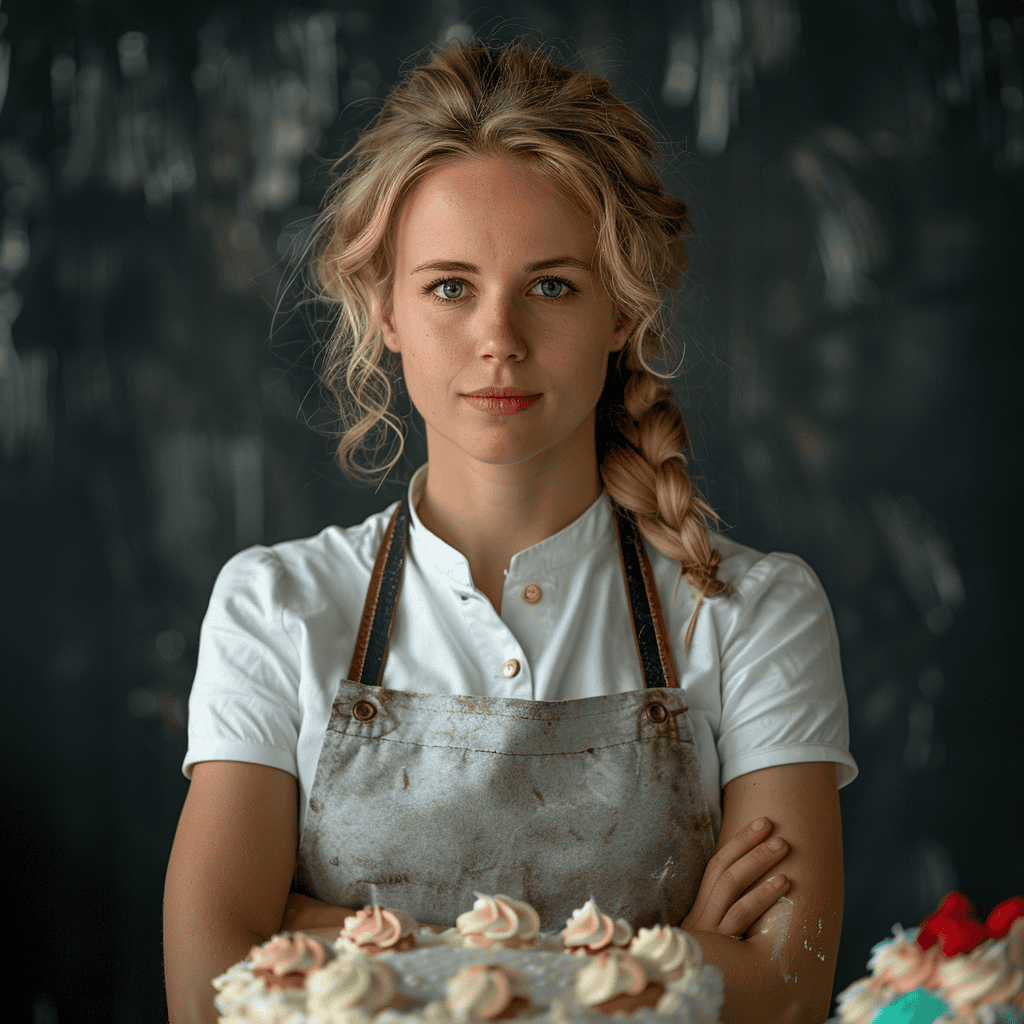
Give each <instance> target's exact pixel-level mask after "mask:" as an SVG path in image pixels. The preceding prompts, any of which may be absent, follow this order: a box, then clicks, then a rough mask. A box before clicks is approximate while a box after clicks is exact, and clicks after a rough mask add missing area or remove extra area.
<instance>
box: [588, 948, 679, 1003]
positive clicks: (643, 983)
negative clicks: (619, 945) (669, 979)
mask: <svg viewBox="0 0 1024 1024" xmlns="http://www.w3.org/2000/svg"><path fill="white" fill-rule="evenodd" d="M664 991H665V986H664V985H662V984H661V983H660V982H657V981H653V980H652V979H651V978H649V977H648V972H647V969H646V968H645V966H644V965H643V963H641V962H640V961H639V960H638V959H637V958H636V957H632V956H630V955H629V954H628V953H626V952H625V951H624V950H621V949H616V948H614V947H609V948H608V949H604V950H602V951H601V952H600V953H598V954H597V955H596V956H595V957H593V958H592V959H591V961H590V963H589V964H587V966H586V967H584V968H583V970H581V971H580V973H579V974H578V975H576V999H577V1001H578V1002H579V1003H580V1004H581V1005H583V1006H588V1007H590V1008H591V1009H593V1010H598V1011H599V1012H602V1013H618V1012H622V1011H626V1012H628V1011H631V1010H635V1009H637V1008H638V1007H639V1006H641V1005H645V1004H646V1005H652V1006H653V1005H655V1004H656V1003H657V1001H658V999H660V998H661V995H662V993H663V992H664ZM644 997H647V998H644Z"/></svg>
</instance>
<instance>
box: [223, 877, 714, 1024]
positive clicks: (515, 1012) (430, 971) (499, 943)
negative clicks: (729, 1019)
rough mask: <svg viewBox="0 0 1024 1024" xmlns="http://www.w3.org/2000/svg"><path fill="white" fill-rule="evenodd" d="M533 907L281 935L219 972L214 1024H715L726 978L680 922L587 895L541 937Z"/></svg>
mask: <svg viewBox="0 0 1024 1024" xmlns="http://www.w3.org/2000/svg"><path fill="white" fill-rule="evenodd" d="M539 925H540V919H539V918H538V916H537V913H536V911H534V909H533V908H532V907H530V906H529V904H526V903H522V902H520V901H518V900H514V899H510V898H508V897H506V896H493V897H492V896H479V897H478V899H477V901H476V903H475V904H474V906H473V909H472V910H470V911H468V912H467V913H465V914H461V915H460V916H459V918H458V919H457V921H456V924H455V927H454V928H449V929H448V930H447V931H444V932H440V933H437V932H435V931H434V930H432V929H430V928H421V927H419V926H418V925H417V923H416V922H415V921H414V920H413V919H412V918H411V917H410V916H409V915H408V914H405V913H403V912H402V911H400V910H390V909H388V908H384V907H380V906H377V905H374V906H370V907H366V908H364V909H363V910H360V911H359V912H358V913H356V914H354V915H353V916H351V917H349V918H347V919H346V921H345V926H344V928H342V929H341V931H340V934H339V935H338V937H337V939H335V940H333V941H324V940H320V939H316V938H313V937H310V936H307V935H304V934H302V933H297V932H296V933H286V934H282V935H276V936H274V937H273V938H272V939H270V940H269V941H268V942H265V943H263V945H261V946H256V947H254V948H253V949H252V950H251V951H250V953H249V956H248V957H247V958H246V959H245V960H243V961H242V962H241V963H238V964H235V966H233V967H231V968H230V969H229V970H228V971H227V972H226V973H224V974H222V975H221V976H220V977H219V978H216V979H215V980H214V983H213V984H214V987H215V988H216V989H217V996H216V1000H215V1001H216V1005H217V1009H218V1012H219V1013H220V1021H221V1024H242V1022H243V1021H249V1022H251V1021H260V1022H262V1024H370V1022H372V1024H415V1022H418V1021H428V1022H433V1024H448V1022H456V1021H458V1022H462V1021H467V1020H471V1021H475V1020H480V1021H492V1020H498V1021H505V1020H511V1019H513V1018H514V1019H517V1020H521V1021H523V1022H524V1024H538V1022H545V1024H546V1022H551V1024H575V1022H579V1024H601V1022H603V1021H604V1022H606V1021H607V1018H608V1017H609V1016H610V1015H612V1014H629V1015H631V1016H633V1017H636V1018H637V1024H643V1022H644V1021H647V1022H648V1024H717V1022H718V1020H719V1011H720V1009H721V1006H722V1001H723V994H724V993H723V980H722V973H721V971H719V970H718V968H717V967H714V966H712V965H710V964H705V963H704V962H703V954H702V951H701V948H700V945H699V944H698V943H697V942H696V940H695V939H694V938H693V937H692V936H691V935H689V934H687V933H686V932H684V931H683V930H682V929H680V928H673V927H667V926H658V927H655V928H641V929H639V931H638V932H637V933H636V934H634V932H633V928H632V927H631V926H630V924H629V923H628V922H627V921H624V920H622V919H621V918H620V919H619V920H612V919H611V918H610V917H609V916H608V915H606V914H602V913H601V911H600V910H599V908H598V907H597V906H596V905H595V903H594V902H593V900H590V901H588V902H587V903H586V904H585V905H584V906H583V907H581V908H580V909H579V910H577V911H576V912H575V913H574V914H573V915H572V917H571V918H570V919H569V921H568V922H566V925H565V927H564V928H563V929H562V931H560V932H554V933H542V932H540V930H539Z"/></svg>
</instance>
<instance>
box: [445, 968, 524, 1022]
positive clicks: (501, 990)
mask: <svg viewBox="0 0 1024 1024" xmlns="http://www.w3.org/2000/svg"><path fill="white" fill-rule="evenodd" d="M525 993H526V981H525V978H524V977H523V976H522V975H521V974H520V973H519V972H518V971H516V970H514V969H513V968H511V967H502V966H500V965H498V964H477V965H474V966H470V967H463V968H462V969H461V970H460V971H458V972H457V973H456V974H455V975H454V976H453V977H452V978H450V979H449V980H448V999H447V1003H448V1008H449V1009H450V1010H451V1011H452V1013H453V1014H454V1015H456V1016H458V1017H476V1018H478V1019H480V1020H498V1019H507V1018H508V1017H511V1016H514V1015H515V1010H516V1008H517V1004H518V1008H521V1009H525V1008H526V1006H527V1005H528V1002H527V1000H526V998H525Z"/></svg>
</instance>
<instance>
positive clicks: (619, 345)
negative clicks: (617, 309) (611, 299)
mask: <svg viewBox="0 0 1024 1024" xmlns="http://www.w3.org/2000/svg"><path fill="white" fill-rule="evenodd" d="M635 326H636V321H635V320H633V319H630V318H629V317H627V316H626V314H625V313H617V314H616V317H615V330H614V331H613V332H612V343H611V346H610V347H609V349H608V351H609V352H621V351H622V350H623V349H624V348H625V347H626V342H627V341H629V336H630V335H631V334H632V333H633V328H634V327H635Z"/></svg>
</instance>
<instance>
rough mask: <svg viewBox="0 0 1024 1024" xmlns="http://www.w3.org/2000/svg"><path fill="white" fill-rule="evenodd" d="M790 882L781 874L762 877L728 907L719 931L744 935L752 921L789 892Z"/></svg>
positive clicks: (725, 933) (724, 933) (726, 933)
mask: <svg viewBox="0 0 1024 1024" xmlns="http://www.w3.org/2000/svg"><path fill="white" fill-rule="evenodd" d="M790 884H791V883H790V881H789V879H788V878H787V877H786V876H785V875H782V874H774V875H772V876H771V877H770V878H766V879H764V881H762V882H760V883H759V884H758V885H755V886H754V887H753V888H752V889H751V890H750V891H749V892H747V893H745V894H744V895H743V896H741V897H740V899H738V900H737V901H736V902H735V903H734V904H733V905H732V906H731V907H730V908H729V910H728V912H727V913H726V915H725V917H724V918H722V924H721V926H720V928H719V931H720V932H721V933H722V934H723V935H735V936H742V935H746V933H747V932H748V931H749V930H750V928H751V927H752V926H753V925H754V923H755V922H756V921H757V920H758V919H759V918H761V917H762V916H764V914H765V913H766V912H767V911H768V910H770V909H771V908H772V907H773V906H774V905H775V904H776V903H777V902H778V901H779V898H780V897H782V896H785V895H786V893H787V892H789V889H790Z"/></svg>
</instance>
